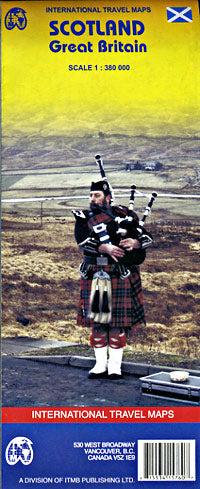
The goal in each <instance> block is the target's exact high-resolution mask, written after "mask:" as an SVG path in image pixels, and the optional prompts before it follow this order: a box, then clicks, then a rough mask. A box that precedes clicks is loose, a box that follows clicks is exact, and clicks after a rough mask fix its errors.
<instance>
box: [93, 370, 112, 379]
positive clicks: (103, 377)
mask: <svg viewBox="0 0 200 489" xmlns="http://www.w3.org/2000/svg"><path fill="white" fill-rule="evenodd" d="M107 376H108V372H107V370H105V372H101V373H100V374H95V373H93V372H89V374H88V379H105V377H107Z"/></svg>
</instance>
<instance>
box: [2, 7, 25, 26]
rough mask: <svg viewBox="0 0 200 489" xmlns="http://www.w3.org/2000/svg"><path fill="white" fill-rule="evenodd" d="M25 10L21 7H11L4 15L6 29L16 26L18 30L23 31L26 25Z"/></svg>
mask: <svg viewBox="0 0 200 489" xmlns="http://www.w3.org/2000/svg"><path fill="white" fill-rule="evenodd" d="M25 14H26V12H25V10H23V9H22V8H18V7H15V8H11V9H10V10H9V11H8V13H7V14H6V16H5V26H6V29H8V30H9V31H11V30H12V29H14V27H17V28H18V29H19V30H20V31H23V29H25V27H26V26H27V18H26V15H25Z"/></svg>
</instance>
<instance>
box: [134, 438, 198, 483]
mask: <svg viewBox="0 0 200 489" xmlns="http://www.w3.org/2000/svg"><path fill="white" fill-rule="evenodd" d="M145 480H147V481H150V480H154V481H155V480H162V481H165V480H166V481H170V480H171V481H173V480H175V481H182V480H185V481H191V480H192V481H194V480H196V461H195V440H138V481H145Z"/></svg>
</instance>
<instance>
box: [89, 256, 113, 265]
mask: <svg viewBox="0 0 200 489" xmlns="http://www.w3.org/2000/svg"><path fill="white" fill-rule="evenodd" d="M83 260H84V263H87V265H98V266H102V267H103V266H106V265H108V264H110V263H111V262H109V261H108V257H107V256H89V255H84V259H83Z"/></svg>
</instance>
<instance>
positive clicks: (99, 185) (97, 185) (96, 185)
mask: <svg viewBox="0 0 200 489" xmlns="http://www.w3.org/2000/svg"><path fill="white" fill-rule="evenodd" d="M98 190H100V191H101V192H103V193H104V195H105V196H107V195H110V188H109V185H108V182H106V181H105V180H99V182H92V183H91V187H90V192H96V191H98Z"/></svg>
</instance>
